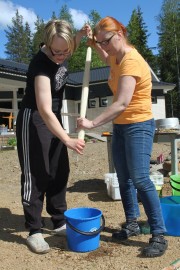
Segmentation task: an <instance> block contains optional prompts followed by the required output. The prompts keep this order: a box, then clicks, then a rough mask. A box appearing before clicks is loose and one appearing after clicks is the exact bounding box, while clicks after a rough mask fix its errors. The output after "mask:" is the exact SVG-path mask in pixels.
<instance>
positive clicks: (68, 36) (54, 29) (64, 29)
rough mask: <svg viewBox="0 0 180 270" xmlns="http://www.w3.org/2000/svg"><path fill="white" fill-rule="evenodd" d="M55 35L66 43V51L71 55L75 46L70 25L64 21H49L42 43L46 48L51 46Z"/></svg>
mask: <svg viewBox="0 0 180 270" xmlns="http://www.w3.org/2000/svg"><path fill="white" fill-rule="evenodd" d="M55 35H57V36H58V37H61V38H63V39H64V40H65V41H66V42H67V45H68V50H69V51H70V53H71V54H72V53H73V51H74V47H75V44H74V36H73V31H72V27H71V25H70V24H69V23H68V22H67V21H65V20H51V21H49V22H48V23H47V24H46V26H45V29H44V43H45V45H46V46H47V47H50V46H51V44H52V41H53V37H54V36H55Z"/></svg>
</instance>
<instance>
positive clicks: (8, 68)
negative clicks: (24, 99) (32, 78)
mask: <svg viewBox="0 0 180 270" xmlns="http://www.w3.org/2000/svg"><path fill="white" fill-rule="evenodd" d="M27 70H28V65H26V64H22V63H18V62H14V61H10V60H5V59H0V71H5V72H7V73H8V72H9V73H13V74H22V75H23V74H26V72H27Z"/></svg>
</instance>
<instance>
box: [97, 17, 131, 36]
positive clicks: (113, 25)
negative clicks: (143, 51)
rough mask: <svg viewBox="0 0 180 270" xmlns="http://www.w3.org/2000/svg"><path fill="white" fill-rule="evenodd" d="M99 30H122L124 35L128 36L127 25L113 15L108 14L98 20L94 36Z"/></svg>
mask: <svg viewBox="0 0 180 270" xmlns="http://www.w3.org/2000/svg"><path fill="white" fill-rule="evenodd" d="M99 31H107V32H118V31H121V32H122V33H123V35H124V37H125V38H127V30H126V27H125V26H124V25H123V24H122V23H120V22H119V21H117V20H116V19H114V18H113V17H109V16H107V17H105V18H103V19H101V20H100V21H99V22H98V24H97V25H96V26H95V28H94V31H93V38H94V36H95V35H97V33H98V32H99Z"/></svg>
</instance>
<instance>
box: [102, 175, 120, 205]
mask: <svg viewBox="0 0 180 270" xmlns="http://www.w3.org/2000/svg"><path fill="white" fill-rule="evenodd" d="M104 177H105V183H106V187H107V194H108V196H109V197H111V198H112V199H113V200H121V195H120V191H119V183H118V179H117V174H116V173H106V174H105V176H104Z"/></svg>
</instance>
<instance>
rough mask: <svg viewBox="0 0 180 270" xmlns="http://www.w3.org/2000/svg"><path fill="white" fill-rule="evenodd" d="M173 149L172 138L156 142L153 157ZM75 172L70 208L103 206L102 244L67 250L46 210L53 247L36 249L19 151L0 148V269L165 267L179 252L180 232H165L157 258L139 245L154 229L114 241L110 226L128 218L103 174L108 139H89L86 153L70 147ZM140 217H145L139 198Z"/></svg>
mask: <svg viewBox="0 0 180 270" xmlns="http://www.w3.org/2000/svg"><path fill="white" fill-rule="evenodd" d="M169 152H170V146H169V145H168V144H165V145H164V144H163V145H162V144H161V145H158V144H154V147H153V154H152V157H154V158H156V157H157V156H158V155H159V154H161V153H163V155H164V156H167V155H168V154H169ZM69 156H70V161H71V174H70V179H69V185H68V191H67V202H68V208H74V207H95V208H98V209H101V210H102V212H103V215H104V217H105V220H106V225H105V230H104V231H103V232H102V233H101V236H100V247H99V248H98V249H97V250H94V251H91V252H85V253H79V252H72V251H71V250H68V247H67V241H66V237H57V236H52V235H51V234H50V230H51V229H52V224H51V221H50V217H49V216H48V215H47V213H46V212H45V211H44V212H43V216H44V218H45V224H46V227H45V230H44V234H45V238H46V241H47V242H48V243H49V245H50V247H51V252H50V253H48V254H45V255H37V254H34V253H32V252H31V251H30V250H29V249H28V248H27V246H26V244H25V240H26V237H27V231H25V229H24V217H23V212H22V206H21V199H20V184H19V183H20V169H19V163H18V159H17V151H16V150H11V151H10V150H9V151H0V251H1V252H0V269H1V270H7V269H8V270H44V269H48V270H65V269H68V270H81V269H82V270H84V269H86V270H91V269H95V270H96V269H97V270H100V269H101V270H109V269H110V270H121V269H122V270H136V269H137V270H143V269H151V270H161V269H163V268H164V267H165V266H168V265H169V264H170V263H171V262H173V261H175V260H176V259H178V258H179V257H180V237H172V236H167V239H168V241H169V248H168V250H167V252H166V254H165V255H164V256H162V257H159V258H153V259H149V258H142V257H141V256H140V251H141V250H142V248H143V247H145V245H146V243H147V242H148V239H149V237H150V235H147V234H146V235H144V234H141V235H139V236H138V237H134V238H133V237H132V238H131V239H129V240H128V241H127V243H126V244H117V243H113V242H112V240H111V234H112V232H113V231H114V230H115V229H117V228H119V226H120V224H121V223H123V222H124V214H123V209H122V205H121V201H113V200H112V199H111V198H110V197H108V195H107V189H106V184H105V183H104V174H105V173H108V171H109V168H108V158H107V145H106V143H105V142H95V143H88V144H87V145H86V149H85V152H84V155H83V156H80V157H78V158H77V156H76V155H75V154H73V153H72V152H71V151H70V152H69ZM168 181H169V178H168V177H166V178H165V185H164V189H163V196H164V195H168V194H170V192H171V189H170V187H169V183H168ZM140 209H141V215H142V216H141V218H140V221H146V216H145V214H144V211H143V208H142V205H141V204H140Z"/></svg>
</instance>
